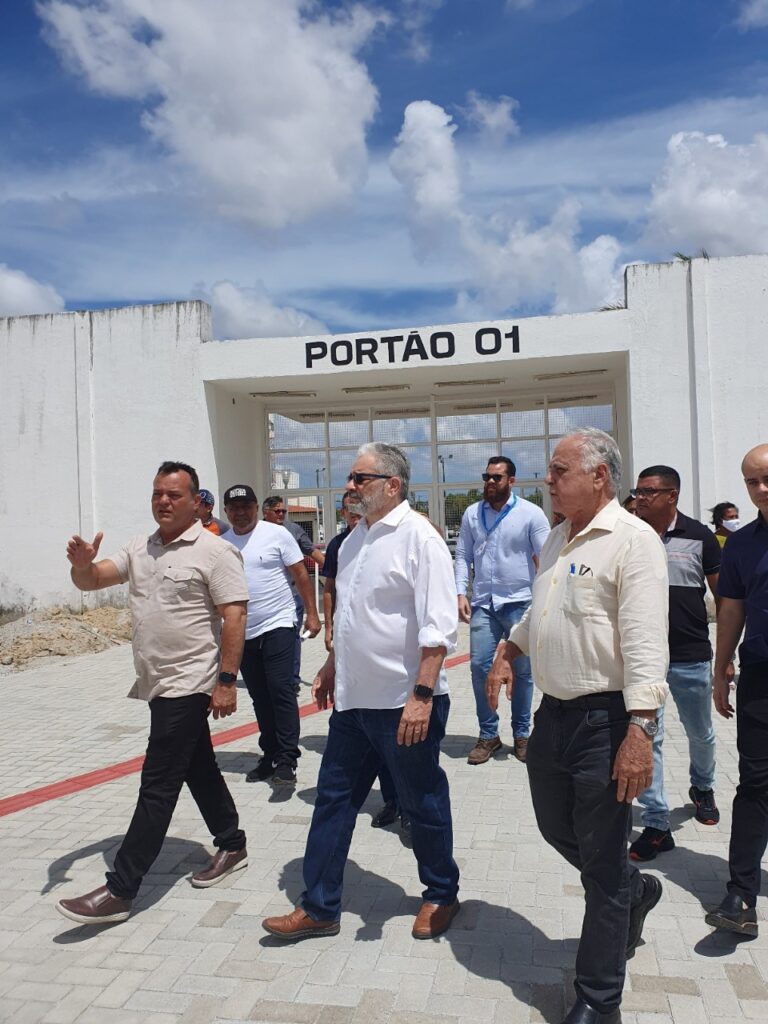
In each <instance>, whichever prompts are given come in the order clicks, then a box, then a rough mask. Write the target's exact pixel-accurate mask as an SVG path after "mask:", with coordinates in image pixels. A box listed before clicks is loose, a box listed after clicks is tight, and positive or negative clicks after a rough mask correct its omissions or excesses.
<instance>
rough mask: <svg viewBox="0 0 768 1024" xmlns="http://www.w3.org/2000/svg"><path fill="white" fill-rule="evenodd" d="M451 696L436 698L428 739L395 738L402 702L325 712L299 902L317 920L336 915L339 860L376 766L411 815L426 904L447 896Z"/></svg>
mask: <svg viewBox="0 0 768 1024" xmlns="http://www.w3.org/2000/svg"><path fill="white" fill-rule="evenodd" d="M449 708H450V698H449V697H448V695H447V694H443V695H442V696H439V697H435V698H434V700H433V702H432V717H431V718H430V722H429V731H428V733H427V738H426V739H425V740H423V741H422V742H421V743H414V744H412V745H411V746H410V747H406V746H399V745H398V743H397V727H398V725H399V724H400V716H401V714H402V708H391V709H389V708H386V709H383V710H381V709H371V708H352V709H350V710H349V711H336V710H334V711H333V712H332V713H331V718H330V722H329V724H328V742H327V744H326V747H325V753H324V754H323V761H322V764H321V765H320V774H319V776H318V779H317V797H316V799H315V809H314V812H313V814H312V824H311V825H310V828H309V835H308V836H307V848H306V851H305V853H304V885H305V890H304V892H303V893H302V895H301V899H300V903H301V906H302V907H303V908H304V910H305V911H306V913H307V914H308V915H309V916H310V917H312V918H314V919H315V920H316V921H338V919H339V918H340V917H341V889H342V882H343V878H344V865H345V864H346V862H347V855H348V853H349V844H350V843H351V841H352V832H353V830H354V828H355V822H356V820H357V814H358V811H359V810H360V808H361V807H362V805H363V803H364V802H365V798H366V797H367V796H368V793H369V792H370V789H371V786H372V784H373V781H374V779H375V778H376V774H377V772H378V771H379V767H380V765H381V764H382V763H383V764H384V765H386V767H387V769H388V770H389V773H390V775H391V776H392V781H393V782H394V785H395V790H396V792H397V796H398V802H399V804H400V807H401V810H402V811H403V812H404V813H405V814H406V815H407V816H408V817H409V818H410V819H411V838H412V842H413V852H414V854H415V856H416V861H417V863H418V868H419V878H420V879H421V881H422V884H423V885H424V886H425V890H424V893H423V898H424V899H425V900H426V901H427V902H429V903H453V902H454V900H455V899H456V894H457V892H458V891H459V869H458V867H457V865H456V862H455V861H454V859H453V825H452V822H451V804H450V798H449V794H448V779H447V778H446V775H445V772H444V771H443V769H442V768H441V767H440V765H439V763H438V759H439V756H440V743H441V741H442V739H443V737H444V736H445V725H446V722H447V721H448V710H449Z"/></svg>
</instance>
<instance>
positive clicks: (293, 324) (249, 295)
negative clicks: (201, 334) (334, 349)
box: [197, 281, 329, 339]
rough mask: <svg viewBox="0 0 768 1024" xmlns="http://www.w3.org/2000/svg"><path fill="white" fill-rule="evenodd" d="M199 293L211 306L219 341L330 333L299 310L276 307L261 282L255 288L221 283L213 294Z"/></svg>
mask: <svg viewBox="0 0 768 1024" xmlns="http://www.w3.org/2000/svg"><path fill="white" fill-rule="evenodd" d="M197 294H198V295H199V297H200V298H204V299H205V300H206V302H209V303H210V304H211V307H212V309H213V331H214V335H215V336H216V337H217V338H230V339H231V338H294V337H301V336H303V335H309V334H328V333H329V332H328V328H327V326H326V325H325V324H324V323H322V321H320V320H316V319H315V318H314V317H312V316H309V314H307V313H304V312H302V311H301V310H300V309H294V308H293V307H292V306H278V305H276V304H275V303H274V301H273V300H272V298H271V297H270V295H269V293H268V292H267V290H266V288H265V287H264V285H263V284H262V283H261V282H260V281H258V282H257V283H256V284H255V285H254V286H253V287H252V288H240V287H239V286H238V285H236V284H233V283H232V281H219V282H218V283H217V284H215V285H214V286H213V287H212V288H211V289H210V291H207V290H206V289H204V288H200V289H198V290H197Z"/></svg>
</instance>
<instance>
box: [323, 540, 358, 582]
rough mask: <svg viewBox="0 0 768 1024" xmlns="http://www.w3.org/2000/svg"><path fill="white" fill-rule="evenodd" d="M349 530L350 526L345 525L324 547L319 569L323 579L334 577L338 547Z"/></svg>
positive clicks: (336, 570) (337, 566) (337, 565)
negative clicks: (322, 560) (323, 558)
mask: <svg viewBox="0 0 768 1024" xmlns="http://www.w3.org/2000/svg"><path fill="white" fill-rule="evenodd" d="M351 532H352V531H351V530H350V528H349V527H347V528H346V529H345V530H342V532H341V533H337V534H336V536H335V537H333V538H332V539H331V540H329V541H328V547H327V548H326V549H325V562H323V568H322V569H321V570H320V575H321V576H324V577H325V579H327V580H335V579H336V573H337V572H338V571H339V548H340V547H341V545H342V544H343V543H344V541H345V540H346V539H347V537H348V536H349V535H350V533H351Z"/></svg>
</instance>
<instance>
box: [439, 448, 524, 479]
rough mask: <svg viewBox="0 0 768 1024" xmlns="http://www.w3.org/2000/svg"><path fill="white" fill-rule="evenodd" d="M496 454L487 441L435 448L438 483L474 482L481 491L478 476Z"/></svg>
mask: <svg viewBox="0 0 768 1024" xmlns="http://www.w3.org/2000/svg"><path fill="white" fill-rule="evenodd" d="M526 443H528V442H526ZM498 454H499V453H498V452H497V451H496V450H495V447H494V445H491V444H490V443H489V442H487V441H486V442H484V443H482V444H480V443H478V444H471V443H470V444H440V445H438V446H437V471H438V482H439V483H441V484H442V483H449V484H450V483H464V482H467V483H470V482H472V481H474V480H476V481H477V486H478V487H479V488H480V489H481V490H482V487H483V482H482V480H481V479H480V476H481V474H482V473H484V472H485V467H486V466H487V465H488V459H489V458H490V457H491V456H492V455H498ZM504 454H507V453H506V452H505V453H504ZM510 458H512V456H510Z"/></svg>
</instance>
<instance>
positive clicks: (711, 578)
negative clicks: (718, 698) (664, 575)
mask: <svg viewBox="0 0 768 1024" xmlns="http://www.w3.org/2000/svg"><path fill="white" fill-rule="evenodd" d="M715 544H717V541H715ZM718 547H719V545H718ZM719 579H720V573H719V572H711V573H709V574H708V575H707V584H708V586H709V589H710V590H711V591H712V597H713V598H714V599H715V618H716V619H718V620H719V619H720V601H721V597H720V595H719V594H718V592H717V581H718V580H719ZM725 674H726V676H727V678H728V686H729V689H730V684H731V683H732V682H733V677H734V676H735V675H736V669H735V668H734V664H733V658H731V660H730V661H729V662H728V667H727V668H726V670H725ZM713 695H714V691H713Z"/></svg>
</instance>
